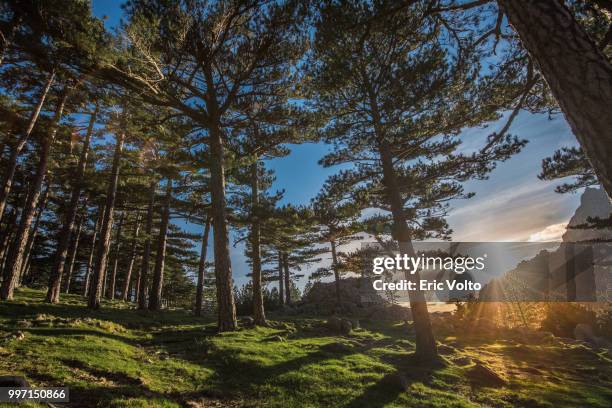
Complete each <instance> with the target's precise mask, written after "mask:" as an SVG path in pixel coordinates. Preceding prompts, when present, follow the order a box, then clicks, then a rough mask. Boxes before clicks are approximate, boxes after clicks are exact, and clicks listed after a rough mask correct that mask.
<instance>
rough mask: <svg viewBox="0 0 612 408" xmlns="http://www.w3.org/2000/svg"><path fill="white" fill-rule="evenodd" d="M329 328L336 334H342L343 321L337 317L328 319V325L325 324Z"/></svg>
mask: <svg viewBox="0 0 612 408" xmlns="http://www.w3.org/2000/svg"><path fill="white" fill-rule="evenodd" d="M325 325H326V326H327V328H328V329H329V330H331V331H333V332H335V333H340V331H341V330H342V319H340V318H339V317H336V316H332V317H330V318H329V319H327V323H326V324H325Z"/></svg>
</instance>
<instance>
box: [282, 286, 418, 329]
mask: <svg viewBox="0 0 612 408" xmlns="http://www.w3.org/2000/svg"><path fill="white" fill-rule="evenodd" d="M288 313H295V314H307V315H315V316H331V315H342V316H355V317H360V318H367V319H371V320H412V315H411V313H410V309H408V308H405V307H402V306H399V305H396V304H391V303H389V302H388V301H386V300H385V299H384V298H382V297H381V296H380V295H379V293H378V292H377V291H376V290H375V289H374V287H373V286H372V281H371V280H370V279H368V278H346V279H342V280H340V301H338V299H337V298H336V287H335V282H317V283H315V284H314V285H313V287H312V288H311V289H310V290H309V291H308V293H306V294H305V295H304V297H303V299H302V301H301V302H299V303H297V304H296V305H295V306H294V308H293V309H290V310H288Z"/></svg>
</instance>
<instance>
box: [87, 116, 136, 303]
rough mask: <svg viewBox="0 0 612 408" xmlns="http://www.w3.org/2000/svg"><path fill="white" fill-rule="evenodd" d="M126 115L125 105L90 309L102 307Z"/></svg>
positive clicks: (94, 275)
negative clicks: (101, 301) (101, 300)
mask: <svg viewBox="0 0 612 408" xmlns="http://www.w3.org/2000/svg"><path fill="white" fill-rule="evenodd" d="M126 116H127V113H126V111H125V107H124V112H123V119H122V122H123V123H122V124H121V127H122V129H121V132H120V133H119V134H118V135H117V141H116V143H115V153H114V154H113V165H112V169H111V174H110V178H109V181H108V189H107V192H106V205H105V211H104V217H103V218H102V223H101V224H100V239H99V240H98V245H97V247H96V258H95V265H94V270H93V274H92V279H93V280H92V284H91V289H90V291H89V301H88V303H87V306H88V307H89V308H90V309H98V308H99V307H100V298H101V297H102V290H103V286H104V275H105V271H106V265H107V262H108V250H109V244H110V239H111V232H112V226H113V215H114V214H113V213H114V210H115V198H116V196H117V184H118V182H119V169H120V167H121V153H122V152H123V142H124V140H125V127H126V123H125V122H126Z"/></svg>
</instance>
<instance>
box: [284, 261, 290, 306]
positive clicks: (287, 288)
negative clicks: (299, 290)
mask: <svg viewBox="0 0 612 408" xmlns="http://www.w3.org/2000/svg"><path fill="white" fill-rule="evenodd" d="M283 269H284V270H285V304H287V305H291V275H290V274H289V255H288V254H287V253H286V252H284V253H283Z"/></svg>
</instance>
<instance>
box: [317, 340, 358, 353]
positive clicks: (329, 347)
mask: <svg viewBox="0 0 612 408" xmlns="http://www.w3.org/2000/svg"><path fill="white" fill-rule="evenodd" d="M321 350H323V351H327V352H330V353H349V352H351V351H353V347H352V346H351V345H349V344H346V343H340V342H337V343H328V344H325V345H323V346H321Z"/></svg>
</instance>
